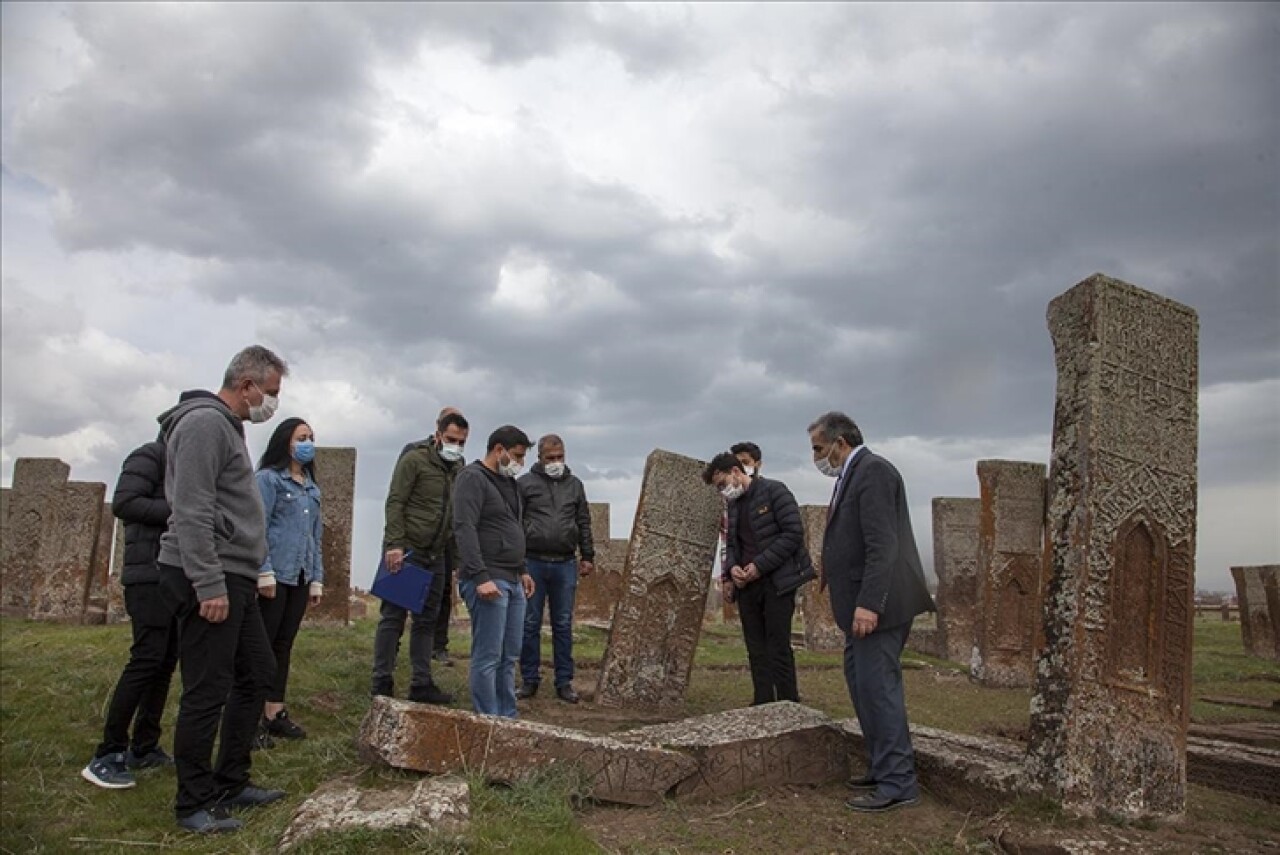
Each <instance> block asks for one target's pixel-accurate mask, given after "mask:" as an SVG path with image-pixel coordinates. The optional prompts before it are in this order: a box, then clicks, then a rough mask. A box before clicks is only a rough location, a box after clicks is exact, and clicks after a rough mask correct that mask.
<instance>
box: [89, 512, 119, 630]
mask: <svg viewBox="0 0 1280 855" xmlns="http://www.w3.org/2000/svg"><path fill="white" fill-rule="evenodd" d="M115 532H116V517H115V514H113V513H111V503H110V502H106V503H105V504H103V506H102V521H101V522H100V523H99V524H98V543H97V545H95V546H94V548H93V567H92V568H91V570H90V577H89V598H88V603H87V605H86V607H85V613H84V622H85V623H92V624H99V623H106V622H107V610H108V608H109V600H110V596H111V595H110V585H111V583H112V579H111V551H112V538H113V537H114V535H115Z"/></svg>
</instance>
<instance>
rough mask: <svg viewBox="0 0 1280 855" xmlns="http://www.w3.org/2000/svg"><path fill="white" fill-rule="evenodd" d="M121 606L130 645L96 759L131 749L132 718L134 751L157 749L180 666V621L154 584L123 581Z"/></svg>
mask: <svg viewBox="0 0 1280 855" xmlns="http://www.w3.org/2000/svg"><path fill="white" fill-rule="evenodd" d="M124 609H125V611H126V612H128V613H129V620H130V622H131V626H132V629H133V645H132V646H131V647H130V648H129V661H128V663H127V664H126V665H125V666H124V671H122V672H121V673H120V679H119V681H117V682H116V689H115V691H114V692H113V693H112V694H111V704H110V705H109V706H108V707H107V721H106V724H105V725H104V726H103V728H102V742H101V743H100V744H99V745H98V750H97V751H96V752H94V755H93V756H94V757H105V756H106V755H108V754H117V753H119V752H122V751H124V750H125V749H126V748H129V747H130V743H129V723H130V722H132V723H133V744H132V748H133V753H134V754H136V755H138V756H139V757H141V756H142V755H144V754H146V753H148V752H149V751H151V750H152V749H154V748H155V747H156V744H157V743H158V742H159V740H160V719H161V718H162V717H163V716H164V704H165V700H166V699H167V698H168V697H169V683H170V681H171V680H172V678H173V669H174V666H176V665H177V664H178V621H177V619H176V618H175V617H174V614H173V612H172V611H171V610H170V609H169V606H168V605H166V604H165V602H164V600H162V599H161V597H160V586H159V585H158V584H157V583H155V582H140V583H137V584H134V585H126V586H125V589H124Z"/></svg>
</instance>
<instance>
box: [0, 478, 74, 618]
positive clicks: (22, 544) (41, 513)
mask: <svg viewBox="0 0 1280 855" xmlns="http://www.w3.org/2000/svg"><path fill="white" fill-rule="evenodd" d="M70 474H71V467H70V466H68V465H67V464H65V463H63V462H62V461H61V460H57V459H55V458H51V457H20V458H18V459H17V460H16V461H14V464H13V488H12V490H11V492H10V493H9V510H8V513H7V514H6V515H5V517H4V522H5V530H4V532H3V538H0V542H2V543H3V555H2V556H0V611H2V612H3V613H4V614H6V615H12V616H15V617H31V613H32V604H33V603H34V594H35V591H34V589H33V586H34V584H35V581H36V579H37V578H38V576H39V575H40V573H41V572H42V570H41V566H40V564H41V544H43V543H44V541H45V536H44V534H45V530H46V528H47V527H48V526H49V525H50V524H51V522H52V519H53V511H54V503H55V498H54V497H55V496H57V495H58V494H59V493H60V492H61V491H62V488H63V486H64V485H65V484H66V483H67V478H68V476H70Z"/></svg>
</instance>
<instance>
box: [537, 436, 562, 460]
mask: <svg viewBox="0 0 1280 855" xmlns="http://www.w3.org/2000/svg"><path fill="white" fill-rule="evenodd" d="M556 447H559V448H564V440H563V439H561V438H560V437H558V436H556V435H555V434H554V433H549V434H547V435H546V436H544V437H542V439H540V440H538V456H539V457H541V456H542V453H543V452H544V451H546V450H547V449H548V448H556Z"/></svg>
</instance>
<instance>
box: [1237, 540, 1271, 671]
mask: <svg viewBox="0 0 1280 855" xmlns="http://www.w3.org/2000/svg"><path fill="white" fill-rule="evenodd" d="M1231 578H1232V579H1234V580H1235V583H1236V597H1237V599H1238V600H1239V601H1240V632H1241V634H1242V635H1243V636H1244V649H1245V651H1247V652H1248V653H1250V654H1252V655H1254V656H1260V657H1262V658H1263V659H1275V660H1280V564H1264V565H1261V566H1256V567H1232V568H1231Z"/></svg>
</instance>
